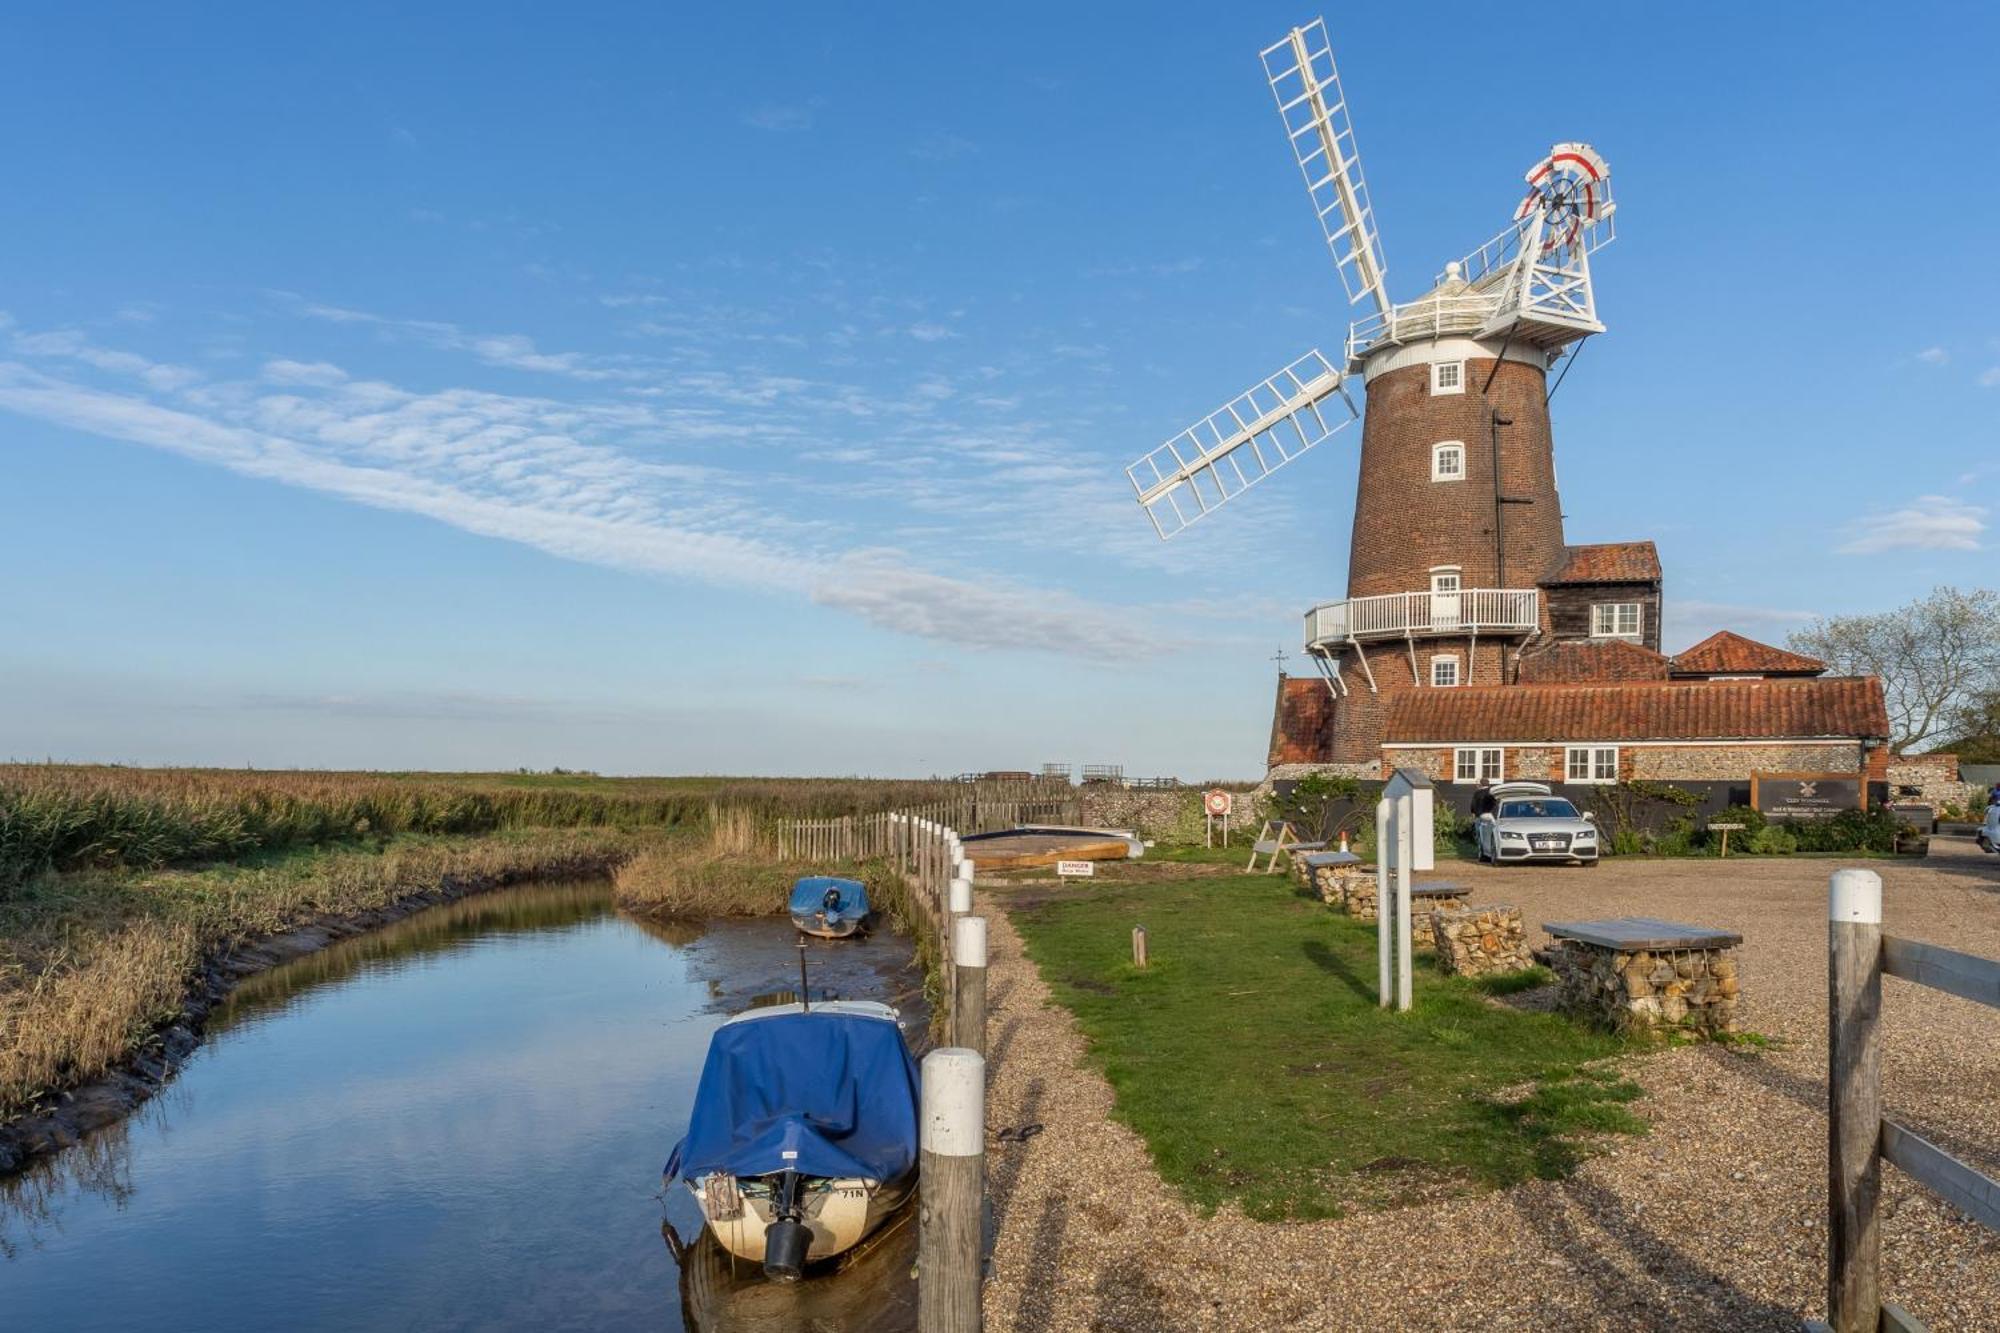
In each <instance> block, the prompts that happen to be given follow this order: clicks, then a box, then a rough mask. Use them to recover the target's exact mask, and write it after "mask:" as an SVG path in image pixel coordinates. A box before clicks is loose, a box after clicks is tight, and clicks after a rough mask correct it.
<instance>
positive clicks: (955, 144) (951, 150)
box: [910, 130, 979, 162]
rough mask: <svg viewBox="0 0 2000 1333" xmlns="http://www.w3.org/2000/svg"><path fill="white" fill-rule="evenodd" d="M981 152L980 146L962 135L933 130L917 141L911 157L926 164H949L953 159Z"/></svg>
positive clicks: (911, 151)
mask: <svg viewBox="0 0 2000 1333" xmlns="http://www.w3.org/2000/svg"><path fill="white" fill-rule="evenodd" d="M978 151H979V145H978V144H976V143H974V142H973V141H972V140H970V139H967V138H964V137H962V136H960V135H956V134H952V133H950V132H949V131H946V130H933V131H932V132H931V133H929V134H926V135H925V136H924V137H923V138H921V139H919V140H917V142H916V144H915V145H914V146H913V147H912V148H911V149H910V156H911V157H914V158H918V159H920V160H922V161H925V162H949V161H951V160H952V159H953V158H959V157H969V156H970V155H972V154H973V153H976V152H978Z"/></svg>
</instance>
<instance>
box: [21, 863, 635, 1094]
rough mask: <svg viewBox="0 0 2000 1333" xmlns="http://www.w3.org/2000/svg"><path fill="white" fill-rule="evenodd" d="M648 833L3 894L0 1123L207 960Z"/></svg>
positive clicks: (123, 1034)
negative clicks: (326, 921) (246, 944)
mask: <svg viewBox="0 0 2000 1333" xmlns="http://www.w3.org/2000/svg"><path fill="white" fill-rule="evenodd" d="M643 837H644V835H636V834H632V833H626V832H620V831H617V830H595V829H593V830H550V831H543V832H536V833H531V834H499V835H493V836H490V837H486V838H480V839H468V840H458V841H453V842H439V841H432V842H422V841H419V842H413V843H411V844H408V845H391V846H389V847H388V848H386V849H384V850H382V851H380V852H375V853H370V852H358V851H315V852H308V853H301V854H299V855H296V856H293V857H288V858H285V859H283V860H282V861H279V862H277V863H274V864H271V865H266V866H260V867H254V868H252V867H233V866H232V867H223V868H220V869H213V870H206V871H199V872H190V871H172V870H169V871H157V872H152V873H147V874H132V873H107V872H89V873H84V874H78V875H68V876H50V877H44V878H41V879H38V880H36V881H35V882H34V883H32V884H30V885H28V886H26V888H25V889H24V890H23V892H21V893H20V894H18V895H16V896H15V897H14V898H13V899H12V900H10V901H8V902H6V903H4V904H0V1121H4V1120H5V1119H7V1118H9V1117H11V1116H14V1115H18V1114H20V1113H22V1112H24V1111H26V1110H28V1109H30V1108H32V1107H34V1106H36V1105H37V1104H40V1103H42V1102H44V1101H46V1099H47V1098H48V1097H49V1096H50V1095H51V1094H54V1093H57V1092H60V1091H62V1090H64V1089H66V1088H71V1087H74V1086H76V1085H78V1084H80V1083H84V1082H87V1081H89V1080H91V1079H94V1078H97V1077H100V1076H102V1075H103V1074H105V1073H106V1072H108V1071H109V1070H111V1069H112V1068H114V1067H116V1066H117V1065H118V1064H119V1063H120V1062H121V1061H123V1060H124V1059H125V1058H126V1057H127V1056H130V1055H132V1054H133V1053H134V1052H136V1051H139V1050H142V1049H144V1048H145V1047H146V1045H147V1044H148V1042H150V1041H151V1040H152V1038H153V1036H154V1034H155V1033H157V1032H158V1031H159V1030H160V1029H161V1028H162V1027H164V1026H166V1025H168V1024H170V1023H172V1022H173V1021H174V1020H175V1019H176V1018H177V1017H178V1016H179V1014H180V1012H181V1007H182V1005H183V1003H184V1002H185V1000H186V999H187V997H188V994H189V992H190V988H191V987H192V986H194V985H195V984H196V983H197V982H198V980H199V978H200V975H201V971H202V964H203V960H204V959H205V958H208V957H210V956H213V955H215V954H218V953H221V952H224V951H226V950H227V949H229V948H230V947H232V946H234V945H236V944H238V943H240V942H242V941H244V940H246V939H251V938H255V937H258V936H263V935H270V934H275V933H278V932H281V931H284V930H288V929H292V928H295V927H297V926H300V925H303V924H306V923H308V922H311V921H314V920H317V919H321V918H324V917H328V916H339V915H350V914H354V913H359V912H365V911H370V910H373V909H376V908H380V907H384V906H387V905H389V904H391V903H394V902H396V901H397V900H398V899H400V898H404V897H407V896H408V895H410V894H412V893H418V892H422V891H425V890H430V889H435V888H437V887H439V886H440V885H442V884H444V883H446V882H447V881H454V880H455V881H469V880H478V881H487V882H492V881H512V880H526V879H534V878H546V877H551V876H557V875H573V874H578V873H586V872H588V871H590V870H596V871H598V872H599V873H601V872H602V871H603V870H605V869H607V868H609V867H610V866H611V865H613V864H615V863H616V862H618V861H620V860H623V859H624V858H626V857H628V856H630V855H631V854H632V853H633V852H634V851H635V850H636V848H637V846H638V843H639V842H640V841H641V840H642V838H643Z"/></svg>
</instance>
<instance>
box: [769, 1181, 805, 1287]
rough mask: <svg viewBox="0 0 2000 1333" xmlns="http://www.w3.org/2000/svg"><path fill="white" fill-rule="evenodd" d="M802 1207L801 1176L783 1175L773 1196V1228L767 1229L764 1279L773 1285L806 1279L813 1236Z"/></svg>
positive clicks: (771, 1226)
mask: <svg viewBox="0 0 2000 1333" xmlns="http://www.w3.org/2000/svg"><path fill="white" fill-rule="evenodd" d="M804 1219H805V1210H804V1209H803V1208H802V1207H801V1206H800V1205H799V1173H798V1172H796V1171H785V1172H781V1173H780V1174H779V1176H778V1187H777V1188H776V1189H775V1190H773V1191H772V1192H771V1225H770V1226H768V1227H765V1228H764V1276H765V1277H767V1278H769V1279H770V1280H771V1281H773V1282H797V1281H798V1280H799V1279H800V1278H802V1277H804V1276H805V1272H806V1250H807V1248H808V1247H809V1246H811V1244H812V1232H811V1231H810V1230H808V1229H807V1228H806V1224H805V1220H804Z"/></svg>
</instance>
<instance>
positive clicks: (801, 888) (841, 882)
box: [791, 875, 868, 940]
mask: <svg viewBox="0 0 2000 1333" xmlns="http://www.w3.org/2000/svg"><path fill="white" fill-rule="evenodd" d="M791 913H792V924H793V925H795V926H797V927H798V928H799V929H800V930H802V931H804V932H805V933H806V934H808V935H817V936H819V937H820V938H821V939H828V940H838V939H845V938H846V937H847V936H849V935H852V934H854V933H855V932H857V931H859V930H860V929H861V927H862V924H863V923H864V922H866V921H867V920H868V886H867V885H866V884H863V883H862V882H861V881H860V880H858V879H841V878H840V877H839V876H837V875H807V876H806V877H805V878H804V879H801V880H800V881H799V882H798V883H796V884H794V885H792V902H791Z"/></svg>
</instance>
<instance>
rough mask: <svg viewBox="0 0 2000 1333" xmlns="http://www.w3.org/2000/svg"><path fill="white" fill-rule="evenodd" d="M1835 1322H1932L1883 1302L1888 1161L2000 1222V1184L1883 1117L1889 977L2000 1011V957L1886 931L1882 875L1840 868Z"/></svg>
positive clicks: (1831, 932) (1833, 1154)
mask: <svg viewBox="0 0 2000 1333" xmlns="http://www.w3.org/2000/svg"><path fill="white" fill-rule="evenodd" d="M1827 923H1828V924H1827V1001H1828V1003H1827V1320H1826V1323H1824V1324H1820V1323H1817V1322H1814V1323H1810V1324H1808V1325H1807V1327H1808V1328H1812V1329H1825V1330H1830V1333H1877V1331H1878V1330H1881V1329H1892V1330H1905V1329H1913V1330H1921V1329H1922V1328H1923V1325H1922V1324H1920V1323H1918V1322H1917V1321H1916V1320H1915V1319H1914V1318H1912V1317H1911V1316H1910V1315H1909V1314H1908V1313H1907V1312H1905V1311H1904V1310H1902V1309H1901V1308H1899V1307H1898V1306H1896V1305H1895V1304H1894V1303H1892V1302H1890V1301H1885V1300H1884V1299H1882V1290H1881V1283H1880V1278H1879V1273H1878V1270H1879V1267H1880V1261H1881V1230H1880V1221H1879V1218H1878V1216H1877V1214H1878V1205H1879V1203H1880V1197H1881V1185H1882V1159H1883V1158H1887V1159H1888V1160H1889V1161H1891V1162H1893V1163H1894V1164H1895V1165H1896V1166H1897V1167H1898V1168H1900V1169H1901V1170H1902V1171H1904V1172H1906V1173H1907V1174H1908V1175H1909V1176H1910V1177H1911V1178H1912V1179H1914V1180H1915V1181H1917V1183H1918V1184H1920V1185H1923V1186H1924V1187H1925V1188H1926V1189H1929V1190H1931V1191H1932V1192H1933V1193H1935V1194H1937V1195H1938V1196H1939V1197H1941V1198H1942V1199H1944V1201H1945V1202H1947V1203H1949V1204H1950V1205H1951V1206H1952V1207H1954V1208H1956V1209H1958V1210H1959V1211H1960V1212H1962V1213H1964V1214H1965V1215H1966V1216H1968V1217H1970V1218H1972V1219H1973V1220H1974V1221H1977V1222H1979V1223H1981V1224H1983V1225H1985V1226H1987V1227H1989V1228H1991V1229H1992V1230H1994V1231H2000V1181H1996V1180H1994V1179H1993V1178H1992V1177H1991V1176H1988V1175H1985V1174H1983V1173H1982V1172H1979V1171H1976V1170H1974V1169H1973V1168H1972V1167H1970V1166H1967V1165H1966V1164H1965V1163H1964V1162H1961V1161H1959V1160H1958V1159H1957V1158H1956V1157H1953V1156H1952V1155H1951V1154H1950V1153H1948V1152H1945V1151H1944V1150H1943V1149H1942V1148H1939V1147H1938V1146H1937V1145H1936V1144H1934V1143H1932V1142H1930V1141H1929V1140H1928V1139H1926V1138H1924V1137H1923V1136H1922V1135H1920V1134H1918V1133H1917V1132H1916V1131H1914V1130H1912V1129H1911V1128H1910V1127H1909V1126H1907V1125H1904V1124H1902V1123H1900V1122H1898V1121H1895V1120H1892V1119H1890V1118H1888V1117H1886V1116H1884V1115H1883V1114H1882V1078H1881V1070H1882V1066H1881V1054H1880V1049H1879V1036H1880V1034H1879V1031H1878V1029H1879V1026H1880V1019H1881V1013H1882V978H1883V976H1884V975H1888V976H1892V977H1900V978H1902V979H1903V980H1905V981H1911V982H1915V983H1916V984H1917V985H1919V986H1928V987H1930V988H1931V989H1933V990H1941V991H1943V992H1945V993H1946V994H1948V995H1956V996H1959V997H1961V998H1963V999H1967V1000H1975V1001H1977V1002H1979V1003H1981V1004H1985V1005H1990V1006H1992V1007H1994V1008H2000V961H1996V960H1994V959H1991V958H1980V957H1977V956H1975V955H1973V954H1967V953H1959V952H1958V951H1957V950H1955V949H1945V948H1940V947H1939V946H1937V945H1935V944H1925V943H1923V942H1922V941H1920V940H1906V939H1901V938H1898V937H1897V936H1894V935H1884V934H1883V933H1882V877H1881V876H1880V875H1878V874H1876V873H1875V872H1874V871H1872V870H1840V871H1836V872H1835V873H1834V876H1833V881H1832V883H1831V885H1830V886H1829V888H1828V893H1827Z"/></svg>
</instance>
